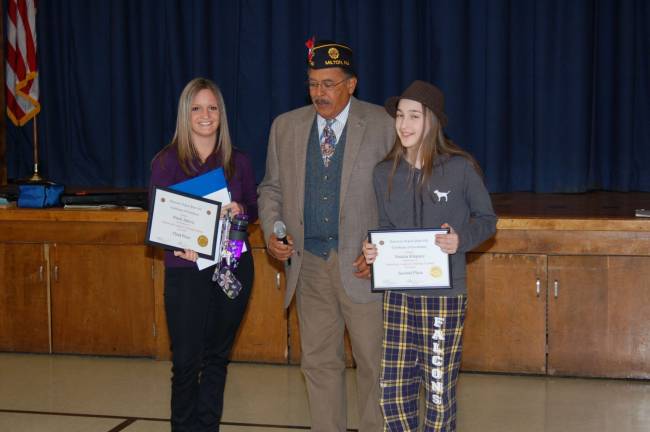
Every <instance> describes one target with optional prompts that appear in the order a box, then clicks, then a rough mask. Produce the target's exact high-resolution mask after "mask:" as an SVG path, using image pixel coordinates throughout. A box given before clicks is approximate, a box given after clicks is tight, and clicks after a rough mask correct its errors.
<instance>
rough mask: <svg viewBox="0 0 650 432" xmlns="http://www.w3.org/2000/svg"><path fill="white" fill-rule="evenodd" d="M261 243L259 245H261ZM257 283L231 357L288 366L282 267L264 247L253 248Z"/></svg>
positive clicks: (255, 282)
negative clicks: (286, 364)
mask: <svg viewBox="0 0 650 432" xmlns="http://www.w3.org/2000/svg"><path fill="white" fill-rule="evenodd" d="M258 244H259V243H258ZM252 253H253V259H254V260H255V281H254V283H253V291H252V293H251V297H250V300H249V302H248V307H247V309H246V313H245V315H244V319H243V321H242V324H241V326H240V327H239V331H238V334H237V339H236V340H235V345H234V346H233V351H232V355H231V358H232V360H239V361H262V362H268V363H287V358H288V356H289V345H288V334H287V328H288V321H287V317H288V314H287V311H286V310H285V309H284V307H283V303H284V273H283V272H282V266H281V264H280V263H278V262H277V261H276V260H274V259H273V258H271V257H270V256H269V255H268V254H267V253H266V250H265V249H264V248H261V247H253V251H252Z"/></svg>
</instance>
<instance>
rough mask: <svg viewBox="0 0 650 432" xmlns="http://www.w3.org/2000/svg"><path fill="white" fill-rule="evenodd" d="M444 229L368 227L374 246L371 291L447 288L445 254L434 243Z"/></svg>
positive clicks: (448, 282)
mask: <svg viewBox="0 0 650 432" xmlns="http://www.w3.org/2000/svg"><path fill="white" fill-rule="evenodd" d="M447 232H448V231H447V230H445V229H418V230H376V231H369V232H368V235H369V238H370V242H371V243H374V244H375V245H376V246H377V259H376V260H375V262H374V263H373V264H372V289H373V291H386V290H418V289H435V288H450V287H451V284H450V275H449V255H447V254H446V253H444V252H443V251H442V250H441V249H440V248H439V247H438V246H437V245H436V234H446V233H447Z"/></svg>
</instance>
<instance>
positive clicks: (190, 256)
mask: <svg viewBox="0 0 650 432" xmlns="http://www.w3.org/2000/svg"><path fill="white" fill-rule="evenodd" d="M174 256H177V257H181V258H183V259H186V260H188V261H192V262H196V260H197V259H199V254H198V253H196V252H194V251H193V250H191V249H185V250H184V251H174Z"/></svg>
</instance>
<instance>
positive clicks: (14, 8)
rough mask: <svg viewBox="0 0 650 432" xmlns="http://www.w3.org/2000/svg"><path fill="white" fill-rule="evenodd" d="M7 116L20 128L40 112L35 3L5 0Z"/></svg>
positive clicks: (32, 1) (32, 0)
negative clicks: (6, 3) (6, 1)
mask: <svg viewBox="0 0 650 432" xmlns="http://www.w3.org/2000/svg"><path fill="white" fill-rule="evenodd" d="M7 18H8V19H7V53H6V58H7V65H6V92H7V115H8V116H9V118H10V119H11V121H12V122H13V123H14V124H15V125H16V126H22V125H24V124H25V123H27V122H28V121H29V120H30V119H32V118H33V117H34V116H36V114H38V113H39V111H40V110H41V105H40V103H39V102H38V70H37V68H36V0H8V5H7Z"/></svg>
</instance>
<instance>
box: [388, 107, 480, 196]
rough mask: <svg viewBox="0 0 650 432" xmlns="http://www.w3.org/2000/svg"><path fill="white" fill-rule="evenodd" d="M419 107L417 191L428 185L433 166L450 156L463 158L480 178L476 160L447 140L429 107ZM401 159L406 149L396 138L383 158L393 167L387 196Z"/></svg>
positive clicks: (404, 157) (389, 176)
mask: <svg viewBox="0 0 650 432" xmlns="http://www.w3.org/2000/svg"><path fill="white" fill-rule="evenodd" d="M420 105H422V112H423V113H424V131H423V133H422V137H421V138H420V142H419V144H418V148H419V152H418V153H419V157H420V161H421V162H422V167H421V172H422V175H421V176H420V179H419V181H418V189H419V190H420V191H421V190H422V188H423V187H424V186H425V185H427V184H428V182H429V179H430V178H431V175H432V174H433V168H434V167H435V166H439V165H442V163H443V162H444V161H446V160H447V159H449V158H450V157H452V156H461V157H464V158H465V159H467V160H468V161H469V162H470V163H471V164H472V166H473V167H474V169H475V170H476V172H477V173H479V175H480V176H482V175H483V172H482V170H481V167H480V166H479V164H478V162H477V161H476V159H474V157H473V156H472V155H471V154H469V153H468V152H466V151H465V150H463V149H461V148H460V147H459V146H458V145H456V144H455V143H454V142H453V141H452V140H450V139H449V138H447V137H446V136H445V133H444V131H443V129H442V126H441V124H440V119H438V117H437V116H436V115H435V114H434V113H433V111H432V110H431V109H430V108H429V107H427V106H426V105H424V104H422V103H420ZM402 159H406V148H405V147H404V146H403V145H402V141H401V140H400V139H399V136H396V137H395V144H393V148H392V149H391V150H390V152H389V153H388V155H387V156H386V157H385V158H384V160H385V161H393V166H392V168H391V170H390V173H389V174H388V195H389V196H390V193H391V191H392V188H393V177H395V172H396V171H397V167H398V166H399V164H400V162H401V161H402ZM411 174H412V175H413V171H411Z"/></svg>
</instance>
